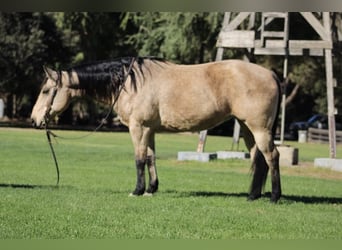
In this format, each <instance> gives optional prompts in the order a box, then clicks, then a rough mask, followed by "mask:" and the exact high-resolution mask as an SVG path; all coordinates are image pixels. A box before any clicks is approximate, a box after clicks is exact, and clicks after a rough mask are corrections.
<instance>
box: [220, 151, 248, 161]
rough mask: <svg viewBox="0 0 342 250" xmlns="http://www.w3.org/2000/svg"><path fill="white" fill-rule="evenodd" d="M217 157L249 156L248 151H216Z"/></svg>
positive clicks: (240, 157)
mask: <svg viewBox="0 0 342 250" xmlns="http://www.w3.org/2000/svg"><path fill="white" fill-rule="evenodd" d="M216 153H217V158H218V159H247V158H249V157H250V155H249V153H245V152H239V151H217V152H216Z"/></svg>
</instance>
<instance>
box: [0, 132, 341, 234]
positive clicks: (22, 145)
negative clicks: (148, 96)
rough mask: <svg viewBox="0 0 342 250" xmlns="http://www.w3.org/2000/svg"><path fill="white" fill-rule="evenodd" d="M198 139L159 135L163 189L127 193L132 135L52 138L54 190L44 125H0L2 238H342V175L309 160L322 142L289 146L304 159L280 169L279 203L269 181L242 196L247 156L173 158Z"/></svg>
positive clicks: (216, 143) (215, 141)
mask: <svg viewBox="0 0 342 250" xmlns="http://www.w3.org/2000/svg"><path fill="white" fill-rule="evenodd" d="M55 132H56V133H58V134H60V135H62V136H66V137H75V136H80V135H83V134H86V133H87V132H73V131H55ZM197 140H198V137H197V135H196V134H158V135H157V137H156V147H157V155H158V157H157V166H158V174H159V179H160V186H159V187H160V188H159V192H158V193H157V194H156V195H154V196H153V197H129V196H128V194H129V193H130V192H131V191H132V190H133V189H134V186H135V180H136V175H135V171H136V170H135V166H134V156H133V147H132V144H131V140H130V136H129V134H128V133H103V132H98V133H95V134H93V135H91V136H89V137H86V138H84V139H80V140H62V139H58V142H54V147H55V150H56V154H57V158H58V161H59V165H60V184H59V186H58V187H56V186H55V183H56V170H55V166H54V163H53V160H52V156H51V153H50V149H49V147H48V144H47V141H46V138H45V132H44V131H43V130H31V129H11V128H0V238H1V239H12V238H15V239H37V238H38V239H71V238H91V239H103V238H111V239H342V172H335V171H331V170H328V169H321V168H315V167H313V159H314V158H315V157H328V156H329V149H328V145H327V144H325V145H324V144H309V143H307V144H298V143H294V142H291V143H290V144H292V145H294V146H296V147H298V148H299V161H300V164H299V166H296V167H283V166H282V167H281V173H282V187H283V194H284V195H283V197H282V198H281V200H280V202H279V203H278V204H276V205H275V204H271V203H270V202H269V192H270V180H269V179H268V182H267V185H266V188H265V192H266V194H265V195H264V196H263V198H261V199H260V200H257V201H255V202H248V201H247V200H246V198H247V192H248V189H249V184H250V181H251V176H250V162H249V160H216V161H212V162H209V163H199V162H178V161H177V152H178V151H194V150H196V147H197ZM230 148H231V139H230V138H227V137H214V136H209V137H208V139H207V145H206V150H207V151H217V150H229V149H230ZM239 150H245V147H244V143H243V142H241V143H240V149H239ZM337 155H338V157H339V158H342V147H341V146H338V148H337Z"/></svg>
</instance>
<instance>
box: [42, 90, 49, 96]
mask: <svg viewBox="0 0 342 250" xmlns="http://www.w3.org/2000/svg"><path fill="white" fill-rule="evenodd" d="M49 92H50V89H43V90H42V93H43V94H44V95H47V94H49Z"/></svg>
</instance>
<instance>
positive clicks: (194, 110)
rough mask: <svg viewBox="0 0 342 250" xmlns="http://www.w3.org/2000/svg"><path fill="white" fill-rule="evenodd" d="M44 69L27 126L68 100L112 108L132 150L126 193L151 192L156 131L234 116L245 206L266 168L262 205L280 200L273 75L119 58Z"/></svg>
mask: <svg viewBox="0 0 342 250" xmlns="http://www.w3.org/2000/svg"><path fill="white" fill-rule="evenodd" d="M44 71H45V75H46V76H45V79H44V82H43V84H42V87H41V91H40V93H39V96H38V98H37V101H36V103H35V105H34V107H33V110H32V114H31V119H32V123H33V126H34V127H36V128H42V127H44V126H47V124H48V123H49V121H51V120H52V119H53V118H54V117H55V116H57V115H59V114H60V113H61V112H63V111H64V110H65V109H66V108H67V107H68V105H69V104H70V101H71V100H72V99H73V98H75V97H84V96H90V97H92V98H95V99H96V100H98V101H102V102H106V103H108V104H112V108H113V109H114V111H115V112H116V114H117V115H118V117H119V118H120V120H121V122H122V123H123V124H124V125H126V126H127V127H128V129H129V133H130V136H131V140H132V143H133V146H134V155H135V166H136V176H137V179H136V186H135V189H134V191H133V192H132V193H131V195H134V196H139V195H152V194H153V193H155V192H156V191H157V190H158V185H159V180H158V175H157V170H156V156H155V133H156V132H159V131H165V130H167V131H174V132H183V131H192V132H197V131H201V130H206V129H209V128H212V127H214V126H216V125H218V124H220V123H222V122H224V121H226V120H228V119H230V118H232V117H234V118H235V119H237V121H238V122H239V123H240V125H241V129H242V134H243V137H244V141H245V144H246V146H247V148H248V150H249V151H250V155H251V162H252V182H251V186H250V191H249V194H248V200H251V201H252V200H255V199H258V198H260V197H261V196H262V192H263V190H264V186H265V182H266V178H267V175H268V170H269V169H270V170H271V171H270V172H271V173H270V175H271V182H272V192H271V198H270V201H271V202H277V201H278V200H279V198H280V197H281V183H280V171H279V152H278V150H277V148H276V146H275V144H274V141H273V137H274V134H275V128H276V121H277V117H278V113H279V106H280V105H279V103H280V85H279V80H278V78H277V76H276V75H275V73H274V72H273V71H271V70H268V69H266V68H264V67H262V66H260V65H257V64H253V63H249V62H245V61H242V60H236V59H231V60H222V61H216V62H208V63H203V64H194V65H182V64H176V63H172V62H170V61H167V60H165V59H162V58H156V57H121V58H116V59H113V60H108V61H98V62H91V63H88V64H81V65H76V66H74V67H70V68H68V69H65V70H53V69H51V68H47V67H44ZM145 166H147V167H146V169H148V173H149V183H148V187H146V183H145V182H146V181H145Z"/></svg>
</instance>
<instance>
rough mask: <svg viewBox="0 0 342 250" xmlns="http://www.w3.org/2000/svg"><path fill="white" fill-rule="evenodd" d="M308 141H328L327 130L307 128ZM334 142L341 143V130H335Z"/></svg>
mask: <svg viewBox="0 0 342 250" xmlns="http://www.w3.org/2000/svg"><path fill="white" fill-rule="evenodd" d="M308 141H309V142H320V143H328V142H329V130H327V129H318V128H309V130H308ZM336 143H341V144H342V131H336Z"/></svg>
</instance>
